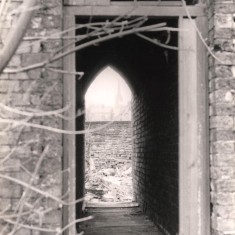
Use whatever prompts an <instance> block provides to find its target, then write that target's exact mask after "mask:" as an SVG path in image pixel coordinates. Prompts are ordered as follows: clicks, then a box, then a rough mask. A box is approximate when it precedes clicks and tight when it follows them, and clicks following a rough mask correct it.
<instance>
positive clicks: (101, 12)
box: [64, 5, 206, 17]
mask: <svg viewBox="0 0 235 235" xmlns="http://www.w3.org/2000/svg"><path fill="white" fill-rule="evenodd" d="M187 8H188V10H189V12H190V14H191V16H192V17H200V16H205V15H206V12H205V10H206V8H205V7H204V6H188V7H187ZM64 11H65V15H74V16H119V15H125V14H127V13H128V15H131V16H158V17H164V16H166V17H174V16H175V17H180V16H181V17H184V16H187V14H186V12H185V9H184V7H182V6H175V7H170V6H139V7H137V8H135V7H133V6H128V5H108V6H79V7H74V6H67V7H64Z"/></svg>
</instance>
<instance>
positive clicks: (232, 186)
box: [215, 179, 235, 193]
mask: <svg viewBox="0 0 235 235" xmlns="http://www.w3.org/2000/svg"><path fill="white" fill-rule="evenodd" d="M215 189H216V190H215V192H217V193H223V192H224V193H225V192H228V193H233V192H235V179H226V180H217V181H215Z"/></svg>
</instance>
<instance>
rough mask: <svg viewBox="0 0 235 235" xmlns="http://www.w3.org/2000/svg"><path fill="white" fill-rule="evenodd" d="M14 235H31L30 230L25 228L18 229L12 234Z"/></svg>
mask: <svg viewBox="0 0 235 235" xmlns="http://www.w3.org/2000/svg"><path fill="white" fill-rule="evenodd" d="M14 235H31V230H30V229H26V228H20V229H19V230H17V231H16V232H15V233H14Z"/></svg>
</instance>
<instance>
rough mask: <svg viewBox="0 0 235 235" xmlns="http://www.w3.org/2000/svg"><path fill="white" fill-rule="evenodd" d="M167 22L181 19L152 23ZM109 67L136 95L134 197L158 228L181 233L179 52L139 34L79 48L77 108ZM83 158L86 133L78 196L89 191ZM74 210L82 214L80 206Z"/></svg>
mask: <svg viewBox="0 0 235 235" xmlns="http://www.w3.org/2000/svg"><path fill="white" fill-rule="evenodd" d="M101 19H102V20H104V21H105V20H106V19H105V17H101ZM93 20H94V18H93ZM99 20H100V18H99ZM86 21H88V22H89V18H86V17H80V18H78V19H77V23H79V22H81V23H85V22H86ZM163 21H164V22H167V23H168V25H169V26H172V27H177V23H178V21H177V20H176V19H173V18H167V19H164V20H163V19H159V18H153V19H151V23H159V22H163ZM151 33H152V34H154V35H155V32H151ZM166 36H167V35H166V34H164V33H163V34H161V33H159V32H157V33H156V37H158V38H159V37H160V38H161V37H162V38H163V39H166ZM177 36H178V35H177V33H176V32H173V33H171V37H170V45H172V46H177V45H178V37H177ZM107 65H109V66H111V67H113V68H115V70H116V71H122V74H123V75H124V76H123V77H124V78H126V81H127V83H128V85H129V87H130V88H131V90H132V94H133V105H132V117H133V119H132V131H133V132H132V136H133V188H134V190H133V191H134V200H135V201H137V202H138V203H139V205H140V207H141V209H142V211H143V212H144V213H145V214H147V215H148V216H149V217H150V218H151V219H152V220H153V221H154V222H155V223H156V224H157V225H158V226H159V227H161V228H164V230H165V231H168V233H169V234H176V233H178V232H179V181H178V179H179V177H178V175H179V171H178V169H179V113H178V112H179V108H178V51H177V50H169V49H166V48H162V47H158V46H156V45H154V44H152V43H150V42H148V41H146V40H143V39H142V38H139V37H137V36H136V35H129V36H126V37H123V38H116V39H113V40H110V41H106V42H104V43H101V44H99V45H94V46H92V47H89V48H86V49H84V50H81V51H79V52H78V53H77V54H76V66H77V71H83V72H85V75H84V77H83V78H82V79H81V80H76V98H77V102H76V104H77V108H84V106H85V94H86V91H87V89H88V87H89V86H90V84H91V83H92V81H93V80H94V78H95V77H96V75H97V74H98V73H99V72H100V71H102V69H103V68H105V67H106V66H107ZM76 124H77V126H76V128H77V130H79V129H84V128H85V116H83V117H80V120H79V118H78V119H77V123H76ZM84 156H85V139H84V136H77V137H76V161H77V164H76V175H77V181H76V186H77V187H76V191H77V198H80V197H82V196H84V193H85V187H84V186H85V178H84V176H85V168H84V166H85V159H84ZM76 209H77V217H79V216H80V213H81V205H78V206H77V208H76ZM169 212H170V213H169Z"/></svg>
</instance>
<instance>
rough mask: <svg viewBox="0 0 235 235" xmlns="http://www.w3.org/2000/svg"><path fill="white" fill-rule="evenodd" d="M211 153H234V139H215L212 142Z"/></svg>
mask: <svg viewBox="0 0 235 235" xmlns="http://www.w3.org/2000/svg"><path fill="white" fill-rule="evenodd" d="M211 149H212V150H211V151H212V153H219V154H220V153H221V154H223V153H224V154H226V153H234V141H217V142H214V143H212V146H211Z"/></svg>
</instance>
